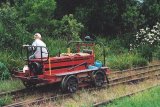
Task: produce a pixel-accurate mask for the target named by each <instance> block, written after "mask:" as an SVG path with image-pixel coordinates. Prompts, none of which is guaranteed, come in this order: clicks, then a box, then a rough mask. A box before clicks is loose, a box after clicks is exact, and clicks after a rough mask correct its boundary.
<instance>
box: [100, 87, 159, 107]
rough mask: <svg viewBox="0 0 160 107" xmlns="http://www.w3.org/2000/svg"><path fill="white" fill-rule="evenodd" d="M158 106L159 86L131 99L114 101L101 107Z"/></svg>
mask: <svg viewBox="0 0 160 107" xmlns="http://www.w3.org/2000/svg"><path fill="white" fill-rule="evenodd" d="M159 106H160V86H158V87H156V88H153V89H151V90H148V91H145V92H142V93H138V94H136V95H134V96H132V97H126V98H123V99H121V100H116V101H114V102H113V103H111V104H109V105H107V106H103V107H159Z"/></svg>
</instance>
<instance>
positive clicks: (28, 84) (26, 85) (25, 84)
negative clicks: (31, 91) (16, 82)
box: [23, 81, 35, 88]
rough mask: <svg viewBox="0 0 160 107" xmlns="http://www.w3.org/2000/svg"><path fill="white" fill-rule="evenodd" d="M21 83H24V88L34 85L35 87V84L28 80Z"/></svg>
mask: <svg viewBox="0 0 160 107" xmlns="http://www.w3.org/2000/svg"><path fill="white" fill-rule="evenodd" d="M23 85H24V86H25V87H26V88H34V87H35V84H32V83H30V82H26V81H24V82H23Z"/></svg>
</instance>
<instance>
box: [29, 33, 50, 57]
mask: <svg viewBox="0 0 160 107" xmlns="http://www.w3.org/2000/svg"><path fill="white" fill-rule="evenodd" d="M34 39H35V40H34V42H33V43H32V46H35V47H33V49H34V54H33V55H31V56H30V57H29V59H34V58H46V57H48V51H47V49H46V44H45V43H44V42H43V41H42V37H41V34H39V33H36V34H35V35H34ZM36 46H37V47H36ZM41 46H42V48H41ZM41 52H42V53H41ZM41 55H42V56H41Z"/></svg>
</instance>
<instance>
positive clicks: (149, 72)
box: [0, 65, 160, 107]
mask: <svg viewBox="0 0 160 107" xmlns="http://www.w3.org/2000/svg"><path fill="white" fill-rule="evenodd" d="M119 74H120V76H118V75H119ZM123 74H124V75H123ZM115 75H116V76H115ZM110 77H111V78H110V79H109V81H110V84H108V85H109V86H110V87H112V86H116V85H119V84H126V83H135V82H139V81H143V80H145V79H149V78H155V77H158V78H159V77H160V65H154V66H150V67H144V69H143V68H142V67H141V68H139V69H138V68H137V69H136V70H130V71H129V70H128V71H124V72H123V71H119V72H115V73H113V74H112V73H111V76H110ZM90 90H91V91H92V90H95V88H93V89H90ZM10 93H11V92H10ZM13 94H14V93H13ZM1 95H2V94H0V96H1ZM71 96H72V94H60V93H59V94H54V95H51V96H49V97H47V98H44V97H39V98H36V99H34V100H28V101H23V102H18V103H14V104H11V105H7V106H5V107H22V106H24V105H34V104H35V105H37V104H38V105H39V104H41V103H45V102H48V101H55V100H56V99H59V98H68V97H71Z"/></svg>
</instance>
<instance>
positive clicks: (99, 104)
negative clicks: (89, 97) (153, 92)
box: [93, 84, 160, 107]
mask: <svg viewBox="0 0 160 107" xmlns="http://www.w3.org/2000/svg"><path fill="white" fill-rule="evenodd" d="M157 86H160V84H158V85H154V86H151V87H148V88H145V89H142V90H140V91H137V92H132V93H129V94H126V95H123V96H121V97H118V98H115V99H110V100H106V101H103V102H99V103H95V104H93V106H94V107H99V106H103V105H107V104H109V103H112V102H113V101H115V100H120V99H123V98H125V97H130V96H133V95H135V94H138V93H141V92H144V91H146V90H150V89H152V88H155V87H157Z"/></svg>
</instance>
